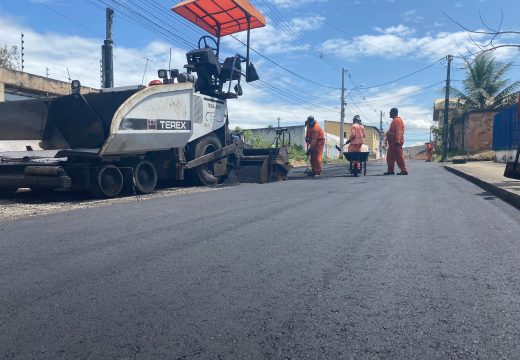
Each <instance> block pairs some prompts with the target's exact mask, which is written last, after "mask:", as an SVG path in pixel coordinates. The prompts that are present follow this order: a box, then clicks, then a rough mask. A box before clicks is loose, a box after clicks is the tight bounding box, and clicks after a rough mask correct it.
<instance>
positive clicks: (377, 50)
mask: <svg viewBox="0 0 520 360" xmlns="http://www.w3.org/2000/svg"><path fill="white" fill-rule="evenodd" d="M376 31H377V32H379V33H381V34H376V35H360V36H356V37H354V38H352V39H344V38H335V39H329V40H327V41H325V42H324V43H323V44H322V46H321V50H322V51H323V53H325V54H328V55H330V54H332V55H335V56H338V57H341V58H345V59H354V58H359V57H369V56H376V57H383V56H387V52H385V51H383V49H399V54H400V55H401V56H409V57H415V58H427V59H430V60H437V59H440V58H441V57H444V56H446V55H447V54H454V55H457V54H466V53H467V51H468V50H470V51H471V52H473V53H478V52H479V51H480V50H481V49H480V48H479V45H480V46H483V45H485V44H486V43H487V41H488V40H489V37H488V36H486V35H484V34H473V35H472V39H470V38H469V36H468V34H467V33H466V32H465V31H459V32H451V33H449V32H438V33H435V34H427V35H424V36H422V37H420V36H417V35H416V34H415V31H414V29H412V28H409V27H407V26H403V25H397V26H392V27H389V28H385V29H381V28H377V29H376ZM472 40H473V41H475V42H477V44H478V45H477V44H475V43H473V41H472ZM500 40H501V39H497V41H496V42H495V44H496V45H498V44H499V43H500ZM504 40H505V38H504ZM494 55H495V57H496V58H497V60H499V61H509V60H512V59H513V58H514V55H515V51H514V49H512V48H509V49H508V48H504V49H499V50H497V51H495V52H494Z"/></svg>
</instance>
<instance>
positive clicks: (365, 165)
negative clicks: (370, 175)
mask: <svg viewBox="0 0 520 360" xmlns="http://www.w3.org/2000/svg"><path fill="white" fill-rule="evenodd" d="M363 176H367V163H366V161H365V162H364V163H363Z"/></svg>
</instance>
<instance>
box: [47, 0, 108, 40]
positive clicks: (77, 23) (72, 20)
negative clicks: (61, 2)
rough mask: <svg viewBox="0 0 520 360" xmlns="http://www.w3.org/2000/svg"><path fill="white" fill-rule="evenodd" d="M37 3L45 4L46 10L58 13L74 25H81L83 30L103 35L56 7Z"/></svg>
mask: <svg viewBox="0 0 520 360" xmlns="http://www.w3.org/2000/svg"><path fill="white" fill-rule="evenodd" d="M38 4H40V5H42V6H45V7H46V8H47V9H48V10H50V11H52V12H53V13H55V14H57V15H59V16H61V17H63V18H65V19H67V20H69V21H70V22H71V23H73V24H75V25H77V26H79V27H81V28H83V29H85V30H87V31H89V32H91V33H93V34H94V35H97V36H101V37H103V35H101V34H100V33H98V32H97V31H94V30H92V29H90V28H88V27H86V26H84V25H82V24H80V23H79V22H77V21H76V20H74V19H71V18H70V17H68V16H67V15H65V14H62V13H61V12H59V11H58V10H56V9H53V8H52V7H50V6H49V5H47V4H45V3H44V2H38Z"/></svg>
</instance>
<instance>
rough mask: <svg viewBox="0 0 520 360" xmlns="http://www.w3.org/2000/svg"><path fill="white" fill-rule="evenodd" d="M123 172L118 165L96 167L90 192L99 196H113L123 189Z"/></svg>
mask: <svg viewBox="0 0 520 360" xmlns="http://www.w3.org/2000/svg"><path fill="white" fill-rule="evenodd" d="M123 184H124V180H123V174H122V173H121V170H119V168H118V167H117V166H114V165H104V166H101V167H99V168H96V169H94V171H93V176H92V179H91V182H90V193H91V194H92V195H93V196H94V197H97V198H113V197H116V196H117V195H119V194H120V193H121V190H122V189H123Z"/></svg>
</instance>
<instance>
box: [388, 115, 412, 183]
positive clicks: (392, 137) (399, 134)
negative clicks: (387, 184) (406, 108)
mask: <svg viewBox="0 0 520 360" xmlns="http://www.w3.org/2000/svg"><path fill="white" fill-rule="evenodd" d="M398 114H399V112H398V110H397V108H392V109H391V110H390V117H391V118H392V122H391V123H390V128H389V129H388V131H387V132H386V140H387V141H388V150H387V153H386V164H387V166H388V171H387V172H385V173H384V175H394V174H395V172H394V166H395V163H397V166H399V169H400V170H401V172H399V173H397V175H408V170H407V169H406V164H405V162H404V155H403V144H404V122H403V120H402V119H401V118H400V117H399V116H398Z"/></svg>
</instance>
